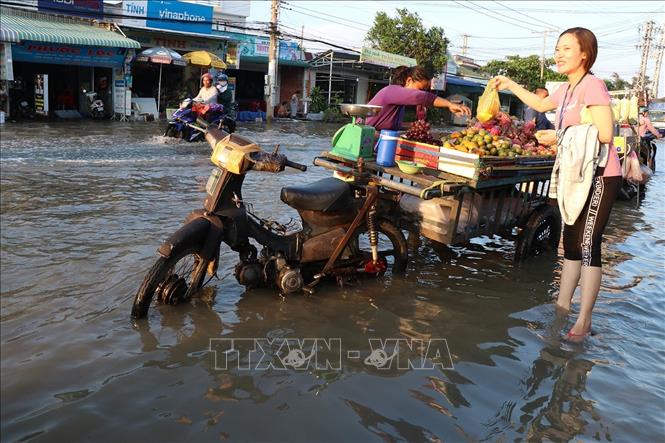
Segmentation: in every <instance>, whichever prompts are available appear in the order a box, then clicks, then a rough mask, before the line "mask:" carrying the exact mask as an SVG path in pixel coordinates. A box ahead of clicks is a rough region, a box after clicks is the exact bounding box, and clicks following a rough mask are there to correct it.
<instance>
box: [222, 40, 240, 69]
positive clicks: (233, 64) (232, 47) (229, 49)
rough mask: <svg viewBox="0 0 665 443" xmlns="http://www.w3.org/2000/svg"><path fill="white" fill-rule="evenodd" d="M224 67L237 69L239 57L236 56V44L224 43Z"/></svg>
mask: <svg viewBox="0 0 665 443" xmlns="http://www.w3.org/2000/svg"><path fill="white" fill-rule="evenodd" d="M225 63H226V69H238V67H239V66H240V59H239V57H238V44H237V43H232V42H229V43H227V45H226V60H225Z"/></svg>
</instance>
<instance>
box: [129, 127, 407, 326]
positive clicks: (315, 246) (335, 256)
mask: <svg viewBox="0 0 665 443" xmlns="http://www.w3.org/2000/svg"><path fill="white" fill-rule="evenodd" d="M190 126H192V127H193V128H194V129H197V130H200V131H201V132H203V131H205V134H204V137H205V139H206V140H207V141H208V143H209V144H210V146H211V147H212V148H213V153H212V156H211V161H212V163H213V164H214V165H215V166H216V167H215V169H214V170H213V171H212V173H211V175H210V177H209V179H208V182H207V185H206V198H205V201H204V204H203V206H204V207H203V209H201V210H195V211H193V212H192V213H190V215H189V216H188V217H187V218H186V220H185V224H184V225H183V226H182V227H181V228H180V229H179V230H178V231H176V232H175V233H174V234H173V235H171V236H170V237H169V238H168V239H167V240H166V241H165V242H164V243H163V244H162V245H161V246H160V247H159V249H158V251H157V252H158V254H159V257H158V259H157V261H156V262H155V264H154V265H153V266H152V268H151V269H150V270H149V271H148V273H147V275H146V277H145V279H144V280H143V283H142V284H141V286H140V288H139V289H138V292H137V293H136V296H135V298H134V303H133V306H132V313H131V315H132V317H133V318H142V317H145V316H146V315H147V314H148V310H149V308H150V306H151V303H152V301H153V300H156V301H157V302H159V303H163V304H169V305H175V304H178V303H180V302H183V301H187V300H189V299H190V298H191V297H192V295H194V294H195V293H196V292H197V291H198V290H199V289H200V288H202V287H203V286H204V285H205V284H206V283H208V282H209V281H210V279H211V278H212V277H214V276H216V273H217V269H218V265H219V263H218V261H219V257H220V249H221V247H222V245H226V246H227V247H229V248H230V249H231V250H233V251H235V252H237V253H238V263H237V264H236V265H235V268H234V275H235V278H236V279H237V281H238V282H239V283H240V284H242V285H244V286H246V287H247V288H255V287H273V288H276V289H277V290H279V291H280V293H281V294H284V295H287V294H294V293H298V292H305V293H310V294H311V293H313V292H314V288H315V286H316V285H317V284H318V283H319V282H320V281H322V280H323V279H325V278H326V277H335V278H336V279H337V281H338V283H339V284H342V283H344V281H346V280H348V279H350V278H355V277H360V276H379V275H383V274H385V273H386V272H391V273H395V274H396V273H401V272H404V271H405V269H406V265H407V259H408V256H407V243H406V239H405V238H404V235H403V234H402V231H401V230H400V229H398V228H397V227H396V226H395V225H394V224H393V223H392V222H391V221H390V220H389V214H390V213H391V212H392V213H394V210H395V208H396V205H397V199H396V198H395V195H393V194H391V193H390V192H389V191H387V190H385V189H383V188H381V187H380V186H377V185H376V184H375V183H373V182H372V178H371V176H370V175H369V174H365V175H363V173H362V170H360V171H359V172H358V176H357V180H356V181H354V183H348V182H345V181H342V180H339V179H337V178H334V177H329V178H324V179H322V180H319V181H317V182H314V183H311V184H307V185H294V186H287V187H285V188H282V190H281V194H280V198H281V200H282V202H284V203H285V204H287V205H289V206H290V207H292V208H294V209H296V210H297V212H298V214H299V216H300V228H299V229H296V230H293V228H291V229H290V228H289V226H287V225H283V224H281V223H279V222H277V221H275V220H269V219H264V218H261V217H259V216H258V215H257V214H256V213H254V211H253V207H252V205H251V204H250V203H248V202H246V201H245V200H244V199H243V194H242V185H243V181H244V179H245V176H246V174H247V173H248V172H269V173H279V172H282V171H284V169H285V168H286V167H291V168H295V169H297V170H300V171H306V170H307V167H306V166H305V165H302V164H298V163H295V162H292V161H290V160H289V159H288V158H287V157H286V156H285V155H283V154H280V153H279V152H277V149H275V151H274V152H271V153H269V152H266V151H263V150H262V149H261V147H259V146H258V145H257V144H256V143H254V142H252V141H251V140H249V139H247V138H245V137H241V136H239V135H237V134H228V133H226V132H224V131H222V130H220V129H218V128H217V127H215V126H209V127H208V128H207V129H205V128H200V127H199V126H198V125H190ZM361 169H362V168H361ZM363 177H367V178H366V179H365V178H363ZM250 240H251V241H250ZM252 241H253V242H255V243H256V244H258V245H259V246H260V249H261V250H260V251H259V250H258V249H257V248H256V247H255V246H254V244H253V243H252ZM206 275H207V276H208V279H207V281H206V282H205V283H204V279H205V277H206Z"/></svg>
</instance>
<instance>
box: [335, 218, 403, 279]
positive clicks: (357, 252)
mask: <svg viewBox="0 0 665 443" xmlns="http://www.w3.org/2000/svg"><path fill="white" fill-rule="evenodd" d="M377 225H378V226H377V227H378V229H377V231H378V235H379V239H378V240H379V241H378V244H379V257H381V258H383V259H384V260H385V261H386V265H387V269H386V272H390V273H392V274H402V273H404V271H406V266H407V264H408V261H409V254H408V249H409V248H408V245H407V243H406V239H405V238H404V234H402V231H400V230H399V229H398V228H397V227H396V226H395V225H393V224H392V223H390V222H389V221H387V220H379V221H378V223H377ZM349 243H350V244H349V250H350V252H351V257H350V259H351V260H353V259H354V258H355V259H357V258H362V259H363V260H364V261H367V260H371V258H372V250H371V247H370V243H369V231H368V229H367V225H366V224H365V223H363V224H362V225H361V226H359V227H358V229H356V232H355V233H354V235H353V237H352V238H351V240H350V242H349ZM340 264H341V265H342V266H344V265H343V264H342V263H340Z"/></svg>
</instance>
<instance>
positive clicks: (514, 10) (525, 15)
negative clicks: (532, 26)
mask: <svg viewBox="0 0 665 443" xmlns="http://www.w3.org/2000/svg"><path fill="white" fill-rule="evenodd" d="M492 1H493V2H494V3H496V4H497V5H500V6H503V7H504V8H506V9H508V10H510V11H513V12H516V13H518V14H520V15H521V16H523V17H526V18H528V19H529V20H534V21H537V22H540V23H542V24H544V25H545V26H547V27H548V28H549V27H551V26H552V24H551V23H546V22H544V21H542V20H540V19H538V18H535V17H532V16H530V15H527V14H524V13H523V12H520V11H518V10H517V9H513V8H511V7H509V6H506V5H504V4H503V3H500V2H498V1H497V0H492Z"/></svg>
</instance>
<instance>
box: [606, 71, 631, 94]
mask: <svg viewBox="0 0 665 443" xmlns="http://www.w3.org/2000/svg"><path fill="white" fill-rule="evenodd" d="M603 81H604V82H605V85H606V86H607V89H608V90H610V91H623V90H624V89H631V87H632V86H631V84H630V82H629V81H626V80H624V79H622V78H621V77H619V74H617V73H616V72H613V73H612V75H610V78H609V79H604V80H603Z"/></svg>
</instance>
